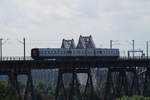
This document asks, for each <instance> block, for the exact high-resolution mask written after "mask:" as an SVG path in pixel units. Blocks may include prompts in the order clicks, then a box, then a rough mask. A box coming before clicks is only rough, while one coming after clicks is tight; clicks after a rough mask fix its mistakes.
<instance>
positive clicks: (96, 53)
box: [31, 48, 119, 60]
mask: <svg viewBox="0 0 150 100" xmlns="http://www.w3.org/2000/svg"><path fill="white" fill-rule="evenodd" d="M31 57H32V58H33V59H35V60H39V59H40V60H42V59H67V58H107V59H109V58H115V59H116V58H118V57H119V49H110V48H109V49H108V48H87V49H77V48H75V49H68V48H65V49H64V48H33V49H32V50H31Z"/></svg>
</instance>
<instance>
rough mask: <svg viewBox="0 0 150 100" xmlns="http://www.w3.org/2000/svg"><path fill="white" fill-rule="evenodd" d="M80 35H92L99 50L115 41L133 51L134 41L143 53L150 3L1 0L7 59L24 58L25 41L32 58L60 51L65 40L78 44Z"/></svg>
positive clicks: (149, 24) (135, 0) (134, 0)
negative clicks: (34, 51) (39, 51)
mask: <svg viewBox="0 0 150 100" xmlns="http://www.w3.org/2000/svg"><path fill="white" fill-rule="evenodd" d="M80 35H92V36H93V39H94V42H95V44H96V46H97V47H109V40H111V39H112V40H119V43H121V45H123V44H126V46H122V47H125V48H126V47H127V45H128V48H129V49H131V44H129V43H127V42H126V41H127V40H128V41H131V40H133V39H134V40H135V42H136V43H135V44H136V47H137V48H142V49H144V46H145V41H146V40H150V0H0V37H1V38H3V39H4V40H6V39H7V38H8V41H7V43H5V44H4V45H3V53H4V55H5V56H8V55H10V56H13V55H17V56H21V55H23V46H22V44H21V43H19V42H18V40H22V38H23V37H26V41H27V55H30V49H31V48H34V47H60V45H61V41H62V39H63V38H66V39H71V38H74V39H75V41H76V44H77V41H78V38H79V36H80ZM122 41H123V42H122ZM143 45H144V46H143ZM115 47H121V46H117V45H115Z"/></svg>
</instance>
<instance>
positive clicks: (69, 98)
mask: <svg viewBox="0 0 150 100" xmlns="http://www.w3.org/2000/svg"><path fill="white" fill-rule="evenodd" d="M93 68H98V69H101V68H107V79H106V82H105V87H104V93H103V94H104V97H103V99H104V100H111V99H115V98H117V97H121V96H131V95H144V96H150V59H148V58H125V57H122V58H119V59H94V58H92V59H88V58H85V59H75V58H71V59H55V60H54V59H52V60H32V59H29V60H23V59H21V58H19V59H15V58H13V59H4V60H2V61H0V75H8V77H9V81H10V83H11V85H12V87H14V89H15V90H16V93H17V95H18V98H19V99H20V100H21V99H22V98H21V97H20V90H19V87H18V79H17V76H18V75H27V77H28V79H27V85H26V90H25V93H24V100H28V98H27V97H28V96H29V95H30V97H32V100H36V97H35V96H34V86H33V80H32V75H31V71H32V70H33V69H59V70H60V71H59V75H58V81H57V86H56V94H55V100H93V99H92V98H95V100H101V98H99V97H98V94H96V93H95V92H94V91H95V88H94V86H93V82H92V75H91V74H90V75H89V76H90V77H88V78H87V83H86V84H87V85H86V88H85V90H84V93H83V94H81V92H80V84H78V85H75V84H77V81H76V80H77V75H76V74H77V73H89V71H90V70H88V69H93ZM140 68H143V69H145V70H144V72H141V73H140V72H139V71H138V69H140ZM63 73H72V74H73V76H72V84H71V87H72V88H71V90H70V92H69V94H67V92H66V90H65V88H64V84H63V83H62V82H63V81H62V80H63V79H62V77H60V75H61V74H63ZM90 78H91V79H90ZM141 78H142V80H143V81H140V80H141ZM62 87H63V89H60V88H62ZM87 95H88V98H87Z"/></svg>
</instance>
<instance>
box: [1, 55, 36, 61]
mask: <svg viewBox="0 0 150 100" xmlns="http://www.w3.org/2000/svg"><path fill="white" fill-rule="evenodd" d="M10 60H33V59H32V57H30V56H27V57H25V58H24V57H23V56H10V57H9V56H7V57H2V58H0V61H10Z"/></svg>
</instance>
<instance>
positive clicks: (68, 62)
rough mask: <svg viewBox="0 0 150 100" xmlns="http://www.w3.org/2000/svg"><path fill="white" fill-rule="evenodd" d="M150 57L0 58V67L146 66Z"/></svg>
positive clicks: (149, 64) (148, 64)
mask: <svg viewBox="0 0 150 100" xmlns="http://www.w3.org/2000/svg"><path fill="white" fill-rule="evenodd" d="M148 66H150V59H146V58H119V59H59V60H33V59H31V60H2V61H0V69H12V68H15V69H22V68H23V69H28V68H30V69H54V68H88V67H90V68H109V67H125V68H131V67H148Z"/></svg>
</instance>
